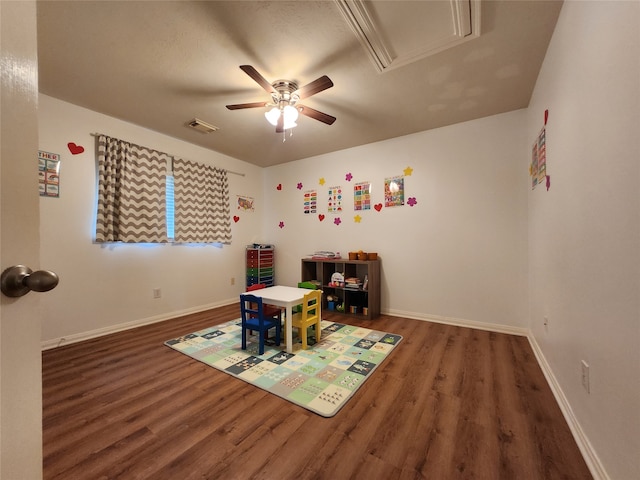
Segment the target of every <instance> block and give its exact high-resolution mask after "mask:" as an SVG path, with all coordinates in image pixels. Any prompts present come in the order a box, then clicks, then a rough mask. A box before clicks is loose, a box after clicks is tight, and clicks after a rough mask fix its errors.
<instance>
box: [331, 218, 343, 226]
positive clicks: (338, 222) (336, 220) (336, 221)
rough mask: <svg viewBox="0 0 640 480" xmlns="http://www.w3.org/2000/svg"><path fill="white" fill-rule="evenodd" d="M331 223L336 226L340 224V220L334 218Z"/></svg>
mask: <svg viewBox="0 0 640 480" xmlns="http://www.w3.org/2000/svg"><path fill="white" fill-rule="evenodd" d="M333 223H335V224H336V225H340V224H341V223H342V220H340V217H336V218H335V219H334V220H333Z"/></svg>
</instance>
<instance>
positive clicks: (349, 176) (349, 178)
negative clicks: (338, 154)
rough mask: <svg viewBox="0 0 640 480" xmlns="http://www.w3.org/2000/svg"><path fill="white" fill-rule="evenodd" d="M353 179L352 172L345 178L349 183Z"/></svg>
mask: <svg viewBox="0 0 640 480" xmlns="http://www.w3.org/2000/svg"><path fill="white" fill-rule="evenodd" d="M352 178H353V175H351V172H349V173H347V174H346V175H345V176H344V179H345V180H346V181H347V182H350V181H351V179H352Z"/></svg>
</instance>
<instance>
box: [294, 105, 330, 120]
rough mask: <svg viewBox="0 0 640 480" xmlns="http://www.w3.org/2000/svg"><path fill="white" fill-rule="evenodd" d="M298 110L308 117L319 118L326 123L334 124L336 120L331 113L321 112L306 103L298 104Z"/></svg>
mask: <svg viewBox="0 0 640 480" xmlns="http://www.w3.org/2000/svg"><path fill="white" fill-rule="evenodd" d="M298 111H299V112H300V113H301V114H303V115H306V116H307V117H310V118H313V119H314V120H319V121H321V122H322V123H326V124H327V125H333V122H335V121H336V117H332V116H331V115H327V114H326V113H322V112H319V111H318V110H315V109H313V108H311V107H305V106H304V105H298Z"/></svg>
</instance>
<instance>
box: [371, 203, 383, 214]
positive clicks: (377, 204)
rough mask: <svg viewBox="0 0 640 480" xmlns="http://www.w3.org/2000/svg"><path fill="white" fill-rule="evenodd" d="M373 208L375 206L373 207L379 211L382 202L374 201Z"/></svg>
mask: <svg viewBox="0 0 640 480" xmlns="http://www.w3.org/2000/svg"><path fill="white" fill-rule="evenodd" d="M373 208H375V209H376V210H377V211H378V212H379V211H380V210H382V204H381V203H376V204H375V205H374V206H373Z"/></svg>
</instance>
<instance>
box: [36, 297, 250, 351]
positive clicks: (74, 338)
mask: <svg viewBox="0 0 640 480" xmlns="http://www.w3.org/2000/svg"><path fill="white" fill-rule="evenodd" d="M237 301H238V299H237V298H236V297H234V298H231V299H227V300H222V301H220V302H216V303H210V304H207V305H200V306H198V307H193V308H187V309H184V310H178V311H174V312H168V313H163V314H162V315H156V316H154V317H147V318H141V319H139V320H133V321H131V322H126V323H120V324H117V325H111V326H109V327H104V328H99V329H97V330H90V331H88V332H82V333H76V334H73V335H68V336H64V337H59V338H54V339H51V340H44V341H43V342H42V344H41V347H42V350H43V351H44V350H49V349H52V348H56V347H61V346H63V345H70V344H72V343H78V342H82V341H84V340H89V339H92V338H97V337H102V336H104V335H110V334H112V333H117V332H122V331H124V330H130V329H132V328H136V327H141V326H143V325H150V324H152V323H158V322H164V321H165V320H171V319H172V318H176V317H181V316H184V315H189V314H191V313H198V312H204V311H205V310H211V309H212V308H217V307H224V306H226V305H231V304H232V303H235V302H237Z"/></svg>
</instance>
